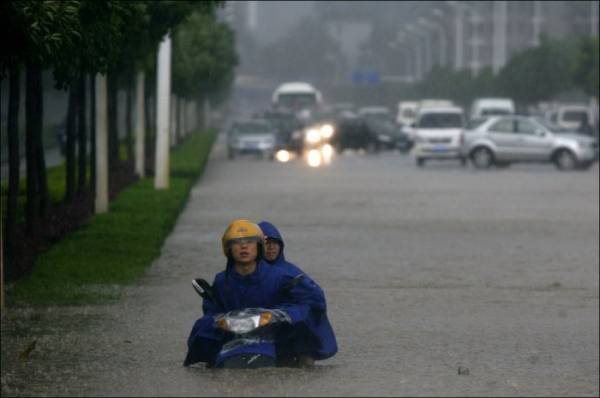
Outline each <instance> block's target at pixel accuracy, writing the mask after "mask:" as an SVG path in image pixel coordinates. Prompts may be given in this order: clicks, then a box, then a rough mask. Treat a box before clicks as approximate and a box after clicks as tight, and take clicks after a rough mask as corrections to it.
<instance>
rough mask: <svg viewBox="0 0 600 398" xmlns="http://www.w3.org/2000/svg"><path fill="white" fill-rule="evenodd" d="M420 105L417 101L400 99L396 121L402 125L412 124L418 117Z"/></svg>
mask: <svg viewBox="0 0 600 398" xmlns="http://www.w3.org/2000/svg"><path fill="white" fill-rule="evenodd" d="M418 107H419V103H418V102H417V101H400V102H399V103H398V115H397V116H396V123H398V124H399V125H401V126H410V125H411V124H412V123H414V122H415V120H416V118H417V108H418Z"/></svg>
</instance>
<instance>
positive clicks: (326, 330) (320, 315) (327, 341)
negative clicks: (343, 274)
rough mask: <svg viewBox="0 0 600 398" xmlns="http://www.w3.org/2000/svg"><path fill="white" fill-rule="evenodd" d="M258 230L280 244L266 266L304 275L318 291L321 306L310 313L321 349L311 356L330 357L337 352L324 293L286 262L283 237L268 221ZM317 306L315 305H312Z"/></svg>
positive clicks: (297, 269) (309, 281)
mask: <svg viewBox="0 0 600 398" xmlns="http://www.w3.org/2000/svg"><path fill="white" fill-rule="evenodd" d="M258 226H259V227H260V229H261V230H262V231H263V234H264V235H265V238H271V239H277V240H278V241H279V242H280V244H281V249H280V251H279V255H278V256H277V258H276V259H275V260H274V261H266V260H265V261H266V262H267V264H271V265H273V266H274V268H281V269H284V270H285V271H286V272H287V273H289V274H291V275H292V276H297V275H300V274H303V275H304V279H306V280H307V282H308V283H309V285H310V286H313V287H314V288H315V289H318V290H319V291H320V292H321V295H322V296H323V306H322V307H319V306H318V305H312V306H311V307H312V308H313V313H312V315H313V316H312V320H313V323H312V328H313V329H312V330H313V331H314V333H315V334H316V335H317V336H319V340H320V343H321V348H320V349H319V350H318V351H317V352H316V353H314V354H313V356H314V357H315V358H316V359H326V358H329V357H332V356H333V355H335V353H336V352H337V342H336V339H335V333H334V332H333V328H332V327H331V323H330V322H329V319H328V318H327V305H326V301H325V293H324V292H323V290H322V289H321V287H320V286H319V285H318V284H317V283H316V282H315V281H314V280H313V279H311V278H310V277H309V276H308V274H306V272H304V271H302V270H301V269H300V268H299V267H298V266H297V265H295V264H293V263H291V262H289V261H287V260H286V259H285V254H284V252H283V249H284V247H285V242H284V241H283V236H282V235H281V233H280V232H279V230H278V229H277V227H275V225H273V224H272V223H270V222H268V221H262V222H260V223H259V224H258ZM314 304H317V303H314Z"/></svg>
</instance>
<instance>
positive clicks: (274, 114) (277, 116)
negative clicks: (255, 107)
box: [260, 111, 304, 153]
mask: <svg viewBox="0 0 600 398" xmlns="http://www.w3.org/2000/svg"><path fill="white" fill-rule="evenodd" d="M260 117H262V118H264V119H266V120H268V121H269V122H270V123H271V124H272V125H273V126H274V128H275V130H276V134H277V140H276V144H275V150H276V151H277V150H279V149H285V150H287V151H292V152H296V153H300V151H301V150H302V139H301V137H294V132H296V131H301V130H302V129H303V128H304V124H303V123H302V122H301V121H300V120H299V119H298V118H297V117H296V116H295V115H294V113H293V112H289V111H266V112H264V113H262V115H261V116H260Z"/></svg>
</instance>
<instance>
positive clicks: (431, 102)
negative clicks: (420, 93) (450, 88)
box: [417, 98, 454, 110]
mask: <svg viewBox="0 0 600 398" xmlns="http://www.w3.org/2000/svg"><path fill="white" fill-rule="evenodd" d="M450 106H454V103H453V102H452V101H451V100H447V99H437V98H427V99H424V100H421V101H419V106H418V107H417V110H418V109H425V108H441V107H450Z"/></svg>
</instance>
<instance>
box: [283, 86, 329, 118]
mask: <svg viewBox="0 0 600 398" xmlns="http://www.w3.org/2000/svg"><path fill="white" fill-rule="evenodd" d="M272 102H273V108H274V109H275V110H278V111H281V110H284V111H285V110H288V111H292V112H294V113H296V116H297V117H299V118H300V119H302V120H305V121H306V120H310V119H311V118H312V116H313V114H314V113H315V111H316V110H318V108H319V107H320V106H321V104H322V102H323V98H322V95H321V92H320V91H319V90H317V89H316V88H315V87H313V86H312V85H311V84H309V83H305V82H288V83H283V84H281V85H280V86H279V87H277V89H275V91H274V92H273V95H272Z"/></svg>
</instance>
